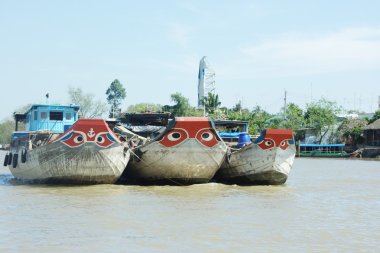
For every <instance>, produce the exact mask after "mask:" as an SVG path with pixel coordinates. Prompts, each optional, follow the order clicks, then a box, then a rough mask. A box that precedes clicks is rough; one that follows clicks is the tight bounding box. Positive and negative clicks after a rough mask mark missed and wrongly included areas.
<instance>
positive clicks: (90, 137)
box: [4, 104, 130, 184]
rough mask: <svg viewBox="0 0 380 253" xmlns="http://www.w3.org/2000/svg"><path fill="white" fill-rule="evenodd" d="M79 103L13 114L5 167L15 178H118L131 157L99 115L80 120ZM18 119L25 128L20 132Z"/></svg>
mask: <svg viewBox="0 0 380 253" xmlns="http://www.w3.org/2000/svg"><path fill="white" fill-rule="evenodd" d="M78 110H79V106H77V105H44V104H36V105H32V106H31V107H30V109H29V110H28V111H27V112H26V113H17V114H15V121H16V131H15V132H13V134H12V140H11V145H10V149H9V152H8V153H7V155H6V157H5V160H4V165H5V166H8V168H9V170H10V171H11V173H12V174H13V175H14V177H15V178H16V179H19V180H22V181H27V182H37V183H65V184H66V183H67V184H99V183H114V182H116V181H117V180H118V179H119V177H120V176H121V174H122V173H123V171H124V169H125V167H126V166H127V163H128V161H129V158H130V151H129V148H128V145H127V143H126V142H122V141H121V140H120V136H117V135H116V134H115V133H114V132H113V131H112V130H111V129H110V128H109V126H108V124H107V122H106V121H105V120H103V119H78ZM19 122H24V123H25V128H26V131H18V124H19Z"/></svg>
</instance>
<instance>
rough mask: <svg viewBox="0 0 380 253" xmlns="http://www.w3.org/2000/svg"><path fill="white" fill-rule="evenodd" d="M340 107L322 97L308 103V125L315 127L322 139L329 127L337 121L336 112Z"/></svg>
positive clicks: (306, 119)
mask: <svg viewBox="0 0 380 253" xmlns="http://www.w3.org/2000/svg"><path fill="white" fill-rule="evenodd" d="M338 112H339V108H338V106H337V105H336V103H335V102H331V101H328V100H326V99H323V98H322V99H320V100H319V101H317V102H313V103H310V104H308V105H307V108H306V113H305V121H306V125H307V126H308V127H310V128H315V129H316V130H317V132H318V135H319V136H320V141H321V140H322V138H323V136H324V135H325V134H326V133H327V132H328V130H329V129H331V128H332V126H333V125H334V124H335V123H336V122H337V120H336V116H335V115H336V114H337V113H338Z"/></svg>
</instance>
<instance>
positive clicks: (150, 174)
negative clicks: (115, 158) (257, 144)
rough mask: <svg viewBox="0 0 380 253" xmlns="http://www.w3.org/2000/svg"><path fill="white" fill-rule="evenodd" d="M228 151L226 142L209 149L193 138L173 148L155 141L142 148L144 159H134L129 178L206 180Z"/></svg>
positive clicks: (139, 180)
mask: <svg viewBox="0 0 380 253" xmlns="http://www.w3.org/2000/svg"><path fill="white" fill-rule="evenodd" d="M226 150H227V148H226V146H225V145H223V144H220V145H217V146H215V147H213V148H211V149H210V148H204V147H202V146H201V145H200V144H198V143H196V141H194V140H186V141H185V142H184V143H182V144H181V145H180V146H177V147H173V148H166V147H162V146H161V145H160V144H159V143H157V142H153V143H150V144H148V145H146V146H145V147H141V148H140V149H139V151H138V152H137V154H140V155H141V159H139V158H137V157H133V158H132V159H131V161H130V163H129V165H128V167H127V178H128V179H130V180H131V181H134V182H135V183H157V184H160V183H163V184H171V183H172V184H179V185H180V184H196V183H207V182H209V181H210V180H211V179H212V177H213V176H214V175H215V173H216V171H217V170H218V169H219V167H220V165H221V164H222V162H223V160H224V157H225V154H226Z"/></svg>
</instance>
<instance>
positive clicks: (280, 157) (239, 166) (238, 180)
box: [214, 120, 296, 185]
mask: <svg viewBox="0 0 380 253" xmlns="http://www.w3.org/2000/svg"><path fill="white" fill-rule="evenodd" d="M214 124H215V126H216V128H217V130H218V132H219V135H220V136H221V137H222V139H223V140H224V141H225V142H226V143H227V145H228V146H229V150H228V154H227V156H226V159H225V161H224V162H223V164H222V165H221V167H220V169H219V170H218V172H217V173H216V175H215V177H214V180H215V181H216V182H221V183H225V184H238V185H280V184H284V183H285V182H286V180H287V178H288V175H289V172H290V170H291V168H292V165H293V162H294V158H295V153H296V148H295V144H294V138H293V132H292V131H291V130H285V129H284V130H283V129H266V130H263V131H261V133H260V135H259V136H250V135H249V133H248V122H247V121H234V120H215V121H214Z"/></svg>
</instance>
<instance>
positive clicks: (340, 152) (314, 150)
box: [299, 143, 350, 157]
mask: <svg viewBox="0 0 380 253" xmlns="http://www.w3.org/2000/svg"><path fill="white" fill-rule="evenodd" d="M344 147H345V144H343V143H332V144H300V145H299V156H301V157H349V156H350V155H349V154H348V153H346V152H345V151H344Z"/></svg>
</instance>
